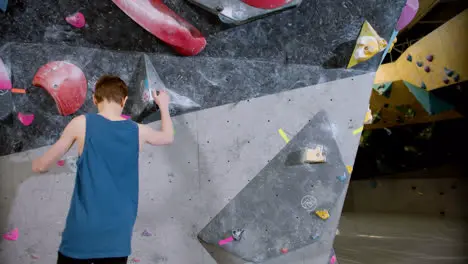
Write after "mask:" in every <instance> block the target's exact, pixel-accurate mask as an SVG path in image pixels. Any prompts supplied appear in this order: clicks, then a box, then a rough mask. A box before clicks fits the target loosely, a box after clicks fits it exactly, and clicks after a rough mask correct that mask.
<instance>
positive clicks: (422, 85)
mask: <svg viewBox="0 0 468 264" xmlns="http://www.w3.org/2000/svg"><path fill="white" fill-rule="evenodd" d="M421 88H422V89H424V90H426V89H427V87H426V84H425V83H424V82H421Z"/></svg>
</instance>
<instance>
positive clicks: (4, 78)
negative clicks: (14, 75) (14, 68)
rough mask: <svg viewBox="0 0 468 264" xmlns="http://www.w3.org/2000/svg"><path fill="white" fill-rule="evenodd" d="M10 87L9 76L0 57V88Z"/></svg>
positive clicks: (8, 88)
mask: <svg viewBox="0 0 468 264" xmlns="http://www.w3.org/2000/svg"><path fill="white" fill-rule="evenodd" d="M11 88H12V86H11V81H10V76H8V71H7V68H6V67H5V64H3V61H2V59H0V90H10V89H11Z"/></svg>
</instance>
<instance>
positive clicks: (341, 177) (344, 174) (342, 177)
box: [336, 173, 346, 182]
mask: <svg viewBox="0 0 468 264" xmlns="http://www.w3.org/2000/svg"><path fill="white" fill-rule="evenodd" d="M336 178H337V179H338V180H339V181H340V182H344V181H346V173H343V175H341V176H338V177H336Z"/></svg>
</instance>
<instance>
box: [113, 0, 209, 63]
mask: <svg viewBox="0 0 468 264" xmlns="http://www.w3.org/2000/svg"><path fill="white" fill-rule="evenodd" d="M112 1H113V2H114V3H115V4H116V5H117V6H118V7H119V8H120V9H122V11H123V12H124V13H125V14H127V15H128V16H129V17H130V18H131V19H133V20H134V21H135V22H136V23H138V25H140V26H142V27H143V28H144V29H146V30H147V31H148V32H150V33H151V34H153V35H154V36H156V37H158V38H159V39H160V40H162V41H164V42H166V43H167V44H169V45H171V46H172V47H173V48H174V49H175V50H176V51H177V52H178V53H179V54H181V55H184V56H193V55H197V54H198V53H199V52H200V51H202V50H203V49H204V48H205V46H206V40H205V38H204V37H203V35H202V34H201V33H200V31H198V29H196V28H195V27H194V26H192V25H191V24H189V23H188V22H187V21H185V20H184V19H183V18H181V17H180V16H178V15H177V14H176V13H174V11H172V10H171V9H169V8H168V7H167V6H166V5H164V4H163V2H162V1H161V0H138V1H135V0H112Z"/></svg>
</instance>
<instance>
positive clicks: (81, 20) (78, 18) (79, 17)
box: [65, 12, 86, 28]
mask: <svg viewBox="0 0 468 264" xmlns="http://www.w3.org/2000/svg"><path fill="white" fill-rule="evenodd" d="M65 20H66V21H67V23H68V24H70V25H72V26H74V27H76V28H82V27H84V26H85V25H86V19H85V17H84V15H83V14H82V13H80V12H76V13H75V14H73V15H71V16H67V17H66V18H65Z"/></svg>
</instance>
